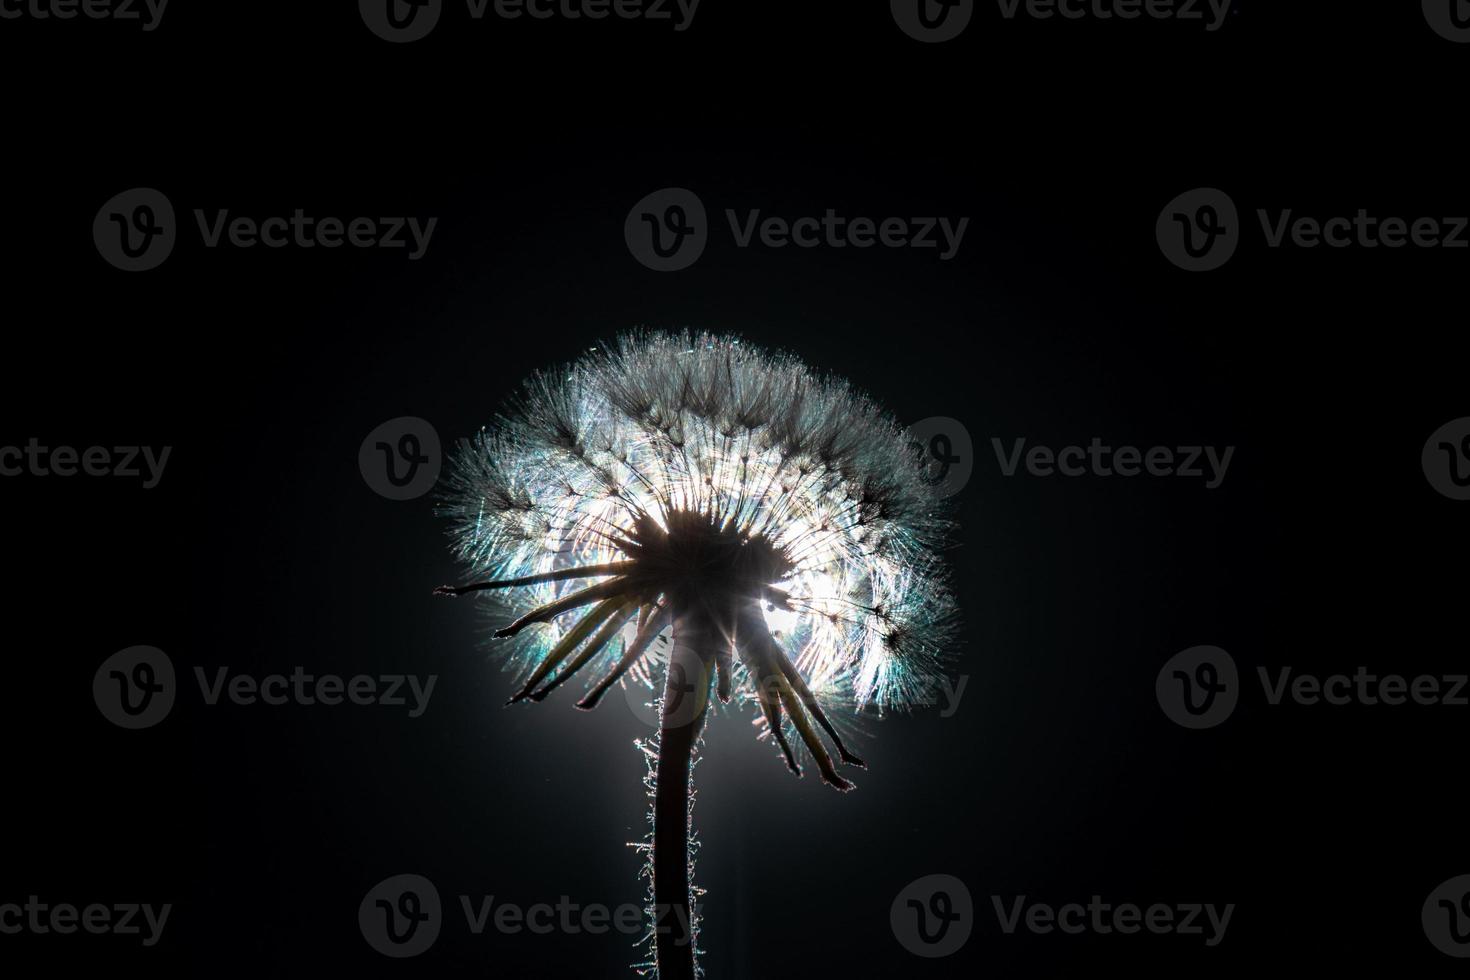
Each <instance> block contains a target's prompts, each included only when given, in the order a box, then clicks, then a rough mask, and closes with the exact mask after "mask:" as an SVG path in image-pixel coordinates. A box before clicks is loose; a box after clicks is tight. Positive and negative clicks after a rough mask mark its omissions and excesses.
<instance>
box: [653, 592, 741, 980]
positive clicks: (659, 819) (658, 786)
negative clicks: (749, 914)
mask: <svg viewBox="0 0 1470 980" xmlns="http://www.w3.org/2000/svg"><path fill="white" fill-rule="evenodd" d="M722 643H723V644H725V645H727V646H728V644H729V640H728V639H727V638H726V637H725V636H724V635H723V633H722V631H721V630H720V629H719V627H718V626H717V625H716V624H715V622H714V621H713V619H712V618H711V617H710V616H709V614H708V613H707V612H706V611H704V610H702V609H696V608H690V607H684V608H680V609H676V610H675V611H674V649H673V652H672V653H671V654H670V656H669V670H668V675H667V677H666V679H665V682H664V699H663V707H662V712H661V715H660V717H659V740H658V761H657V764H656V765H657V770H656V774H655V788H654V802H653V903H654V933H655V934H654V956H655V959H656V962H657V963H658V976H659V980H694V975H695V973H694V953H695V950H694V935H693V932H694V909H693V907H692V903H691V901H690V883H689V824H690V797H689V770H690V764H691V762H692V760H693V756H694V743H695V742H696V741H698V739H699V733H700V731H701V730H702V729H703V728H704V719H705V715H706V713H707V711H706V709H707V708H708V706H709V683H710V677H711V675H712V674H713V672H714V665H715V657H716V652H717V651H718V650H719V649H720V648H721V647H720V645H721V644H722Z"/></svg>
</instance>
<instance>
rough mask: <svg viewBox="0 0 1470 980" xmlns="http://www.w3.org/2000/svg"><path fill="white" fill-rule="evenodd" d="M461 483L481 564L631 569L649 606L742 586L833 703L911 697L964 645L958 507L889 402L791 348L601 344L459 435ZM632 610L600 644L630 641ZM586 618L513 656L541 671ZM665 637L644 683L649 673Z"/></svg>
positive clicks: (542, 587)
mask: <svg viewBox="0 0 1470 980" xmlns="http://www.w3.org/2000/svg"><path fill="white" fill-rule="evenodd" d="M446 485H447V493H446V496H445V499H444V503H443V506H442V508H441V509H442V510H443V512H444V513H445V514H447V516H448V517H449V518H450V521H451V536H452V539H453V543H454V548H455V550H456V553H457V555H458V557H459V558H460V559H461V560H462V561H463V562H464V563H465V564H467V565H468V566H469V567H470V569H471V570H472V571H473V572H474V573H475V574H477V575H481V576H484V577H489V578H498V579H508V578H528V577H535V576H542V575H545V574H546V573H551V572H555V571H557V570H559V569H574V568H578V567H583V566H601V565H607V564H611V563H617V562H629V561H633V562H636V563H638V564H637V568H638V572H637V573H636V574H638V575H641V576H643V578H642V579H640V580H639V581H640V582H641V583H643V586H646V587H644V588H643V591H644V592H645V593H646V595H645V596H644V600H640V601H648V602H656V601H657V599H658V596H659V595H660V594H663V593H667V592H673V591H675V590H678V589H681V588H695V587H698V588H722V589H727V590H733V591H738V592H741V593H742V595H744V596H745V597H746V598H748V599H750V600H751V601H753V602H758V603H759V606H760V609H761V611H762V613H763V615H764V619H765V623H766V626H767V627H768V628H769V630H770V631H771V635H772V636H773V637H774V638H775V639H776V640H777V642H778V643H779V644H780V645H781V647H782V649H784V651H785V652H786V655H787V656H788V657H789V658H790V660H791V662H792V663H793V664H795V666H796V668H797V669H798V670H799V671H800V672H801V674H802V675H803V676H804V677H805V678H806V681H807V684H808V686H809V687H810V689H811V691H812V693H813V694H814V695H816V696H817V697H819V698H822V699H823V700H824V701H827V702H836V701H845V702H846V703H848V704H849V705H852V706H854V707H861V706H862V705H864V704H874V705H876V706H877V707H878V708H879V709H880V710H886V709H896V708H904V707H907V706H910V705H911V704H912V703H914V702H915V701H916V700H919V699H920V698H921V697H922V695H923V693H924V692H925V691H927V690H930V688H929V685H930V684H931V683H932V681H933V680H934V679H935V677H936V676H937V675H940V674H942V672H943V670H944V666H945V664H946V662H947V659H948V658H949V656H950V650H951V644H952V640H953V634H954V630H955V604H954V601H953V599H952V597H951V595H950V591H949V588H948V585H947V572H946V569H945V567H944V565H943V563H942V561H941V560H940V558H939V554H940V552H941V550H942V549H943V548H944V547H945V546H946V544H947V541H948V538H949V535H950V533H951V530H952V525H951V522H950V520H949V519H948V517H947V515H946V512H945V505H944V503H943V501H942V500H941V499H940V498H939V496H938V495H937V493H936V491H935V488H934V487H933V486H932V485H931V484H930V483H929V482H928V481H927V480H926V479H925V475H924V471H923V469H922V467H921V466H920V461H919V460H918V458H917V456H916V454H915V452H914V451H913V449H912V448H911V446H910V443H909V439H908V437H907V435H906V434H905V433H904V431H903V429H902V428H901V427H900V426H899V425H897V423H896V422H895V421H894V419H893V418H892V417H891V416H890V415H889V414H888V413H887V412H886V411H884V410H883V409H882V408H880V407H879V406H878V405H877V404H876V403H875V402H874V401H872V400H871V399H869V398H868V397H867V396H866V395H864V394H863V393H861V392H859V391H858V390H856V389H855V388H853V387H852V386H851V385H850V384H848V383H847V382H846V381H844V380H842V379H840V378H836V377H832V376H829V375H823V374H819V373H817V372H815V371H813V370H812V369H810V368H808V367H807V366H806V365H804V364H803V363H801V362H800V361H799V360H797V359H796V358H795V357H792V356H790V355H788V354H784V353H775V352H769V351H764V350H761V349H758V348H756V347H754V346H752V345H750V344H746V343H742V342H741V341H739V340H738V339H737V338H734V337H728V336H717V335H714V334H708V333H696V332H683V333H632V334H628V335H625V336H623V337H621V338H619V339H618V340H617V341H616V342H615V343H613V344H611V345H601V346H598V347H594V348H591V349H590V350H588V351H587V352H586V353H585V354H584V355H583V356H582V357H581V358H580V359H579V360H577V361H576V362H574V363H572V364H570V365H568V366H565V367H561V368H557V369H554V370H549V371H544V372H541V373H539V374H536V375H534V376H533V377H531V378H530V379H528V380H527V381H526V383H525V385H524V386H523V388H522V390H521V391H520V393H519V394H518V396H517V397H516V398H515V399H513V401H512V402H511V404H510V405H509V406H508V408H507V409H506V410H505V411H504V412H503V414H501V415H500V416H499V417H497V418H496V420H495V421H494V423H493V424H491V425H490V426H487V427H486V428H485V429H483V430H481V431H480V432H479V433H477V434H476V436H475V437H474V438H473V439H471V440H468V441H466V442H464V443H462V444H461V447H460V450H459V452H458V453H457V455H456V456H455V457H454V458H453V460H452V462H451V466H450V469H449V476H448V480H447V484H446ZM712 569H713V570H714V571H711V570H712ZM631 577H632V576H631V575H630V578H631ZM582 587H583V584H582V583H577V582H575V581H543V582H538V583H536V584H534V585H532V586H530V587H528V588H525V589H520V590H516V591H515V592H514V593H513V594H497V595H496V596H494V597H493V598H494V600H495V601H497V602H500V603H503V604H506V605H508V606H509V607H510V611H512V612H515V611H523V610H525V609H529V608H534V607H544V606H545V605H546V604H547V603H551V602H554V601H555V600H557V599H558V598H559V597H561V596H565V595H568V594H570V593H572V592H575V591H576V590H577V589H579V588H582ZM636 609H637V606H636V605H634V606H629V607H628V608H627V610H626V612H625V615H626V616H627V619H626V623H624V624H623V625H621V627H620V630H619V632H618V634H617V635H618V637H619V639H620V641H621V642H620V643H619V642H612V643H609V644H608V646H607V649H606V650H605V651H604V652H603V653H602V654H601V656H602V657H604V658H613V659H616V656H617V650H618V649H619V648H621V649H624V650H626V649H628V646H629V645H630V644H632V642H633V639H634V637H635V635H637V634H638V632H639V627H640V622H639V619H640V617H636V616H634V615H633V612H634V611H635V610H636ZM613 621H614V623H617V622H620V621H619V620H617V619H616V617H614V620H613ZM574 628H575V626H574V625H573V624H571V623H567V624H565V625H562V624H560V623H558V622H557V621H552V622H550V623H548V624H546V625H545V626H544V627H542V628H540V629H536V630H527V631H525V632H524V633H521V634H519V635H517V636H516V637H515V638H514V639H513V640H512V641H510V645H511V648H512V650H513V657H514V658H515V660H516V662H517V663H519V664H520V665H522V666H523V667H525V668H526V669H534V667H535V665H536V664H537V662H538V661H539V660H540V658H541V657H543V656H545V655H546V653H547V652H548V651H550V650H552V649H553V648H555V647H556V645H557V644H558V643H560V642H561V641H563V640H565V639H566V638H567V635H568V632H569V631H570V630H572V629H574ZM664 646H666V644H664ZM659 648H660V644H659V643H653V644H650V647H649V653H648V654H646V655H645V657H644V659H643V660H641V661H640V662H639V663H637V664H634V665H633V666H632V668H631V673H632V674H633V676H635V677H649V676H651V673H652V672H651V670H650V667H649V665H648V661H649V660H650V659H652V658H654V657H656V656H657V655H658V654H657V652H656V651H657V650H658V649H659ZM747 696H748V697H750V696H753V695H750V694H749V693H748V692H747Z"/></svg>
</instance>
